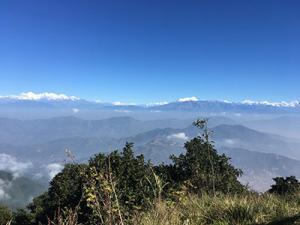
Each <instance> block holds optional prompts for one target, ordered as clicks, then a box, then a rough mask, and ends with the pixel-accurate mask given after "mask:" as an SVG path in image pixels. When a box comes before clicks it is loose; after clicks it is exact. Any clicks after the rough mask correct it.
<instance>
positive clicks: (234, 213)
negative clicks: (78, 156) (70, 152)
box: [1, 120, 300, 225]
mask: <svg viewBox="0 0 300 225" xmlns="http://www.w3.org/2000/svg"><path fill="white" fill-rule="evenodd" d="M195 125H196V126H197V127H199V128H200V129H201V130H202V131H203V132H202V134H201V135H199V136H197V137H195V138H193V139H192V140H190V141H188V142H186V144H185V148H186V152H185V153H184V154H181V155H179V156H171V160H172V163H171V164H169V165H165V164H160V165H157V166H154V165H152V164H151V162H147V161H145V160H144V157H143V156H142V155H140V156H136V155H134V152H133V150H132V148H133V145H132V144H131V143H127V144H126V146H125V147H124V148H123V150H122V151H121V152H119V151H114V152H112V153H110V154H107V155H105V154H98V155H95V156H93V157H92V158H91V159H90V160H89V162H88V163H87V164H69V165H66V166H65V168H64V169H63V171H62V172H61V173H59V174H57V175H56V176H55V177H54V179H53V180H52V181H51V183H50V187H49V190H48V191H47V192H46V193H44V194H43V195H41V196H39V197H37V198H35V199H34V200H33V202H32V203H31V204H30V205H29V206H28V211H25V210H19V211H17V212H15V213H14V214H13V216H12V217H13V219H12V221H11V224H12V225H39V224H49V225H50V224H51V225H79V224H82V225H99V224H103V225H106V224H107V225H115V224H120V225H124V224H133V225H140V224H141V225H166V224H170V225H177V224H178V225H179V224H186V225H194V224H195V225H196V224H197V225H198V224H199V225H252V224H253V225H254V224H256V225H263V224H265V225H267V224H269V225H271V224H282V225H288V224H296V222H297V219H298V216H300V192H299V182H298V181H297V180H296V178H294V177H289V178H286V179H284V178H275V182H276V184H275V185H273V186H272V188H271V189H270V191H269V193H265V194H261V195H259V194H257V193H254V192H251V191H249V190H248V189H247V187H245V186H244V185H242V184H241V183H240V182H239V181H238V178H239V176H241V174H242V171H241V170H239V169H236V168H234V167H233V166H232V165H231V164H230V159H229V158H228V157H227V156H225V155H224V154H222V155H219V154H218V152H217V150H216V149H215V148H214V146H213V143H212V142H211V141H210V139H209V137H210V131H209V130H208V128H207V121H205V120H198V121H196V122H195ZM9 212H10V211H5V213H4V214H3V215H9V216H5V217H4V216H3V218H4V219H3V220H5V222H6V221H7V220H10V218H11V214H9ZM1 224H2V223H1ZM4 224H5V223H4Z"/></svg>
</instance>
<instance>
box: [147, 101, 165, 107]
mask: <svg viewBox="0 0 300 225" xmlns="http://www.w3.org/2000/svg"><path fill="white" fill-rule="evenodd" d="M167 104H169V102H154V103H148V104H146V106H147V107H151V106H159V105H167Z"/></svg>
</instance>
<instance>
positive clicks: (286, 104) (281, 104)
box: [242, 99, 300, 107]
mask: <svg viewBox="0 0 300 225" xmlns="http://www.w3.org/2000/svg"><path fill="white" fill-rule="evenodd" d="M242 104H245V105H267V106H274V107H297V106H299V105H300V102H299V101H291V102H285V101H281V102H269V101H253V100H249V99H247V100H244V101H242Z"/></svg>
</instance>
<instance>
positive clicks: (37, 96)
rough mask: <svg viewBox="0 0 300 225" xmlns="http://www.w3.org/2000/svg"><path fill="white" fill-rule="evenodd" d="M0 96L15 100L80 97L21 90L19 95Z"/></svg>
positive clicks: (74, 98) (58, 99) (60, 99)
mask: <svg viewBox="0 0 300 225" xmlns="http://www.w3.org/2000/svg"><path fill="white" fill-rule="evenodd" d="M0 98H5V99H15V100H31V101H38V100H52V101H63V100H71V101H75V100H79V99H80V98H78V97H76V96H67V95H65V94H57V93H51V92H43V93H34V92H31V91H30V92H23V93H21V94H19V95H7V96H0Z"/></svg>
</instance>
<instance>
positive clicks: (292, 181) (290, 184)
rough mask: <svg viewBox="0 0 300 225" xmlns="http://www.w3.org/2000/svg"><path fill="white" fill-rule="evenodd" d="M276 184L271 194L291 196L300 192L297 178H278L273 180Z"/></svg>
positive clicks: (272, 187) (270, 191)
mask: <svg viewBox="0 0 300 225" xmlns="http://www.w3.org/2000/svg"><path fill="white" fill-rule="evenodd" d="M273 180H274V181H275V184H273V185H272V186H271V189H270V190H269V191H268V192H269V193H274V194H278V195H290V194H294V193H296V192H297V191H300V183H299V181H298V180H297V179H296V177H295V176H290V177H286V178H284V177H276V178H273Z"/></svg>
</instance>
